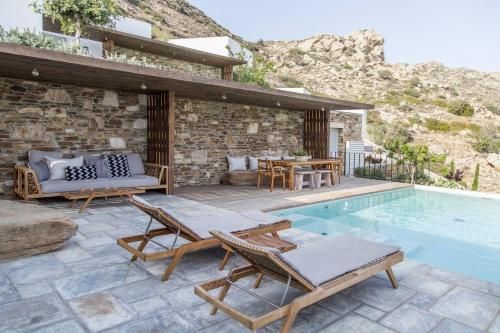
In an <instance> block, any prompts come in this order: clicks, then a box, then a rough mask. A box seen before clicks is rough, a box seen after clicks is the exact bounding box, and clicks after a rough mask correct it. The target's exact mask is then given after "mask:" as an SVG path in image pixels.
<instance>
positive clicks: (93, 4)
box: [31, 0, 120, 44]
mask: <svg viewBox="0 0 500 333" xmlns="http://www.w3.org/2000/svg"><path fill="white" fill-rule="evenodd" d="M31 6H32V8H33V9H34V11H35V12H37V13H43V14H44V15H45V16H48V17H50V18H51V19H52V22H55V21H58V22H59V23H61V30H62V31H63V32H64V33H66V34H73V33H74V34H75V37H76V40H77V43H78V44H80V37H81V35H82V34H83V33H85V30H86V28H87V27H88V26H91V25H99V26H104V27H110V28H113V27H114V19H116V18H117V17H118V15H119V14H120V8H119V7H118V5H117V4H116V2H115V0H84V1H82V0H43V3H42V4H40V3H39V1H36V0H35V1H34V2H33V3H32V4H31Z"/></svg>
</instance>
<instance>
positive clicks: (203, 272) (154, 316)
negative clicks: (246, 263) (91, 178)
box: [0, 193, 500, 333]
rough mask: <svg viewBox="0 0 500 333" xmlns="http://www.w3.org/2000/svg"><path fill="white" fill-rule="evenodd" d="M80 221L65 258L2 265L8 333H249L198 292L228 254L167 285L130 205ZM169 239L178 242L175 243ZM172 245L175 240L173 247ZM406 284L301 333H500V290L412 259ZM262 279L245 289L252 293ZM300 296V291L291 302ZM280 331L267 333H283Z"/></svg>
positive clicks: (400, 271) (353, 299) (2, 317)
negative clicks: (140, 250) (140, 249)
mask: <svg viewBox="0 0 500 333" xmlns="http://www.w3.org/2000/svg"><path fill="white" fill-rule="evenodd" d="M144 197H145V198H146V199H147V200H151V201H155V202H157V203H160V202H161V203H162V204H165V205H169V206H170V207H175V208H176V209H182V208H181V207H187V208H186V214H193V212H196V211H197V210H204V209H209V208H208V206H206V205H205V204H204V203H197V202H194V201H191V200H188V199H186V198H182V197H176V196H170V197H166V196H164V195H161V194H156V193H152V194H147V195H145V196H144ZM54 206H56V207H60V209H65V210H66V211H67V212H68V213H70V214H72V215H74V217H75V221H76V223H78V225H79V231H78V234H77V236H76V237H74V238H73V239H72V240H71V241H70V243H69V245H68V246H67V247H66V248H64V249H62V250H59V251H57V252H53V253H49V254H43V255H39V256H34V257H30V258H22V259H16V260H7V261H1V262H0V332H35V331H36V332H51V333H55V332H204V333H207V332H217V333H223V332H247V331H248V330H247V329H246V328H244V327H242V326H240V325H239V324H238V323H237V322H235V321H234V320H232V319H230V318H229V317H228V316H226V315H225V314H223V313H221V312H219V313H218V314H217V315H215V316H210V315H209V313H208V312H209V308H210V307H209V306H208V305H207V304H206V303H204V302H203V301H202V300H201V299H200V298H198V297H197V296H196V295H194V292H193V287H194V286H195V285H196V284H197V283H199V282H201V281H204V280H207V279H211V278H214V277H219V276H222V275H224V274H226V273H227V271H222V272H219V271H218V270H217V264H218V263H219V261H220V260H221V258H222V256H223V254H224V253H223V252H222V251H221V250H218V249H212V250H208V251H201V252H198V253H195V254H189V255H187V256H185V257H184V258H183V260H182V262H181V263H180V265H179V266H178V267H177V269H176V270H175V271H174V273H173V275H172V276H171V279H170V280H169V281H168V282H166V283H162V282H161V281H160V276H161V274H162V273H163V271H164V270H165V268H166V266H167V264H168V262H169V260H161V261H156V262H148V263H144V262H142V261H140V260H139V261H137V262H134V263H131V262H130V261H129V259H130V255H129V254H128V253H127V252H125V251H124V250H122V249H121V248H120V247H118V246H117V245H116V238H118V237H121V236H125V235H132V234H136V233H140V232H141V231H142V230H143V229H144V228H145V226H146V224H147V221H148V218H147V217H146V216H145V215H143V214H142V213H141V212H140V211H138V210H136V209H135V208H134V207H132V206H131V205H129V204H123V203H120V202H116V201H108V203H106V202H105V201H103V200H96V203H95V204H94V205H92V206H91V208H89V209H87V210H86V211H85V212H84V213H83V214H78V213H76V210H70V209H68V208H67V202H65V201H61V202H60V203H58V204H54ZM282 235H283V236H284V237H285V238H286V239H289V240H292V241H295V242H297V243H298V244H299V245H300V244H303V243H305V242H308V241H313V240H314V238H316V237H321V236H318V235H315V234H308V233H304V232H302V231H299V230H294V229H292V230H289V231H286V232H283V233H282ZM165 238H168V237H165ZM164 241H168V239H165V240H164ZM395 274H396V277H397V279H398V281H399V283H400V287H399V288H398V289H392V288H391V286H390V284H389V281H388V280H387V277H386V276H385V275H383V274H380V275H379V276H376V277H373V278H371V279H368V280H366V281H364V282H362V283H360V284H358V285H356V286H353V287H351V288H349V289H347V290H345V291H343V292H341V293H339V294H337V295H334V296H332V297H330V298H328V299H326V300H323V301H322V302H320V303H318V304H316V305H313V306H310V307H309V308H307V309H304V310H303V311H302V312H301V313H300V314H299V316H298V317H297V320H296V322H295V325H294V328H293V331H294V332H322V333H324V332H335V333H344V332H345V333H353V332H357V333H365V332H366V333H373V332H381V333H385V332H393V333H394V332H400V333H410V332H412V333H413V332H414V333H420V332H422V333H423V332H433V333H450V332H457V333H465V332H488V333H500V314H499V313H500V286H499V285H496V284H493V283H489V282H486V281H482V280H478V279H474V278H470V277H466V276H461V275H458V274H454V273H450V272H447V271H443V270H441V269H438V268H434V267H429V266H427V265H425V264H422V263H419V262H416V261H410V260H406V261H405V262H404V263H403V264H400V265H398V266H396V267H395ZM252 282H253V278H252V277H249V278H246V279H244V280H242V283H245V284H248V285H250V284H251V283H252ZM282 290H283V285H282V284H280V283H277V282H274V281H270V280H264V283H263V284H262V286H261V288H259V289H258V290H257V293H259V294H260V295H263V296H265V297H267V298H269V299H271V300H275V301H276V300H279V298H280V297H281V292H282ZM297 295H300V292H299V291H296V290H292V291H291V293H290V295H289V297H288V301H289V300H290V299H292V298H293V297H296V296H297ZM227 302H229V303H230V304H232V305H234V306H236V307H237V308H239V309H240V310H243V311H247V312H248V313H249V314H254V315H256V314H259V313H262V312H263V311H266V310H268V307H267V306H266V304H265V303H264V304H263V303H262V302H261V301H259V300H257V299H254V298H252V297H251V296H249V295H246V294H244V293H242V292H239V291H237V290H231V291H230V292H229V295H228V297H227ZM279 328H280V322H276V323H274V324H272V325H269V326H268V327H266V328H264V329H261V330H259V332H267V333H270V332H279Z"/></svg>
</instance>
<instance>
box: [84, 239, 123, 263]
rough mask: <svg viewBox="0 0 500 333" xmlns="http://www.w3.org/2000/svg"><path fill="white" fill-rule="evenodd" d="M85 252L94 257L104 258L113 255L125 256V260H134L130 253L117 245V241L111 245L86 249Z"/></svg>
mask: <svg viewBox="0 0 500 333" xmlns="http://www.w3.org/2000/svg"><path fill="white" fill-rule="evenodd" d="M85 251H87V252H88V253H90V255H91V256H92V257H96V258H99V257H103V256H109V255H111V254H116V255H121V256H124V257H125V258H128V259H130V258H132V255H131V254H130V252H128V251H126V250H125V249H123V248H122V247H121V246H118V245H117V244H116V241H115V242H113V243H111V244H106V245H103V246H97V247H89V248H86V249H85Z"/></svg>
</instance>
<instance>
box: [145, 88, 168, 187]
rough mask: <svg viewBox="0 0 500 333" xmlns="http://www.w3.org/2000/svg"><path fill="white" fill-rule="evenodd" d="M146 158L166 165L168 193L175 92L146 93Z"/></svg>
mask: <svg viewBox="0 0 500 333" xmlns="http://www.w3.org/2000/svg"><path fill="white" fill-rule="evenodd" d="M147 116H148V117H147V123H148V129H147V159H148V162H149V163H156V164H163V165H168V179H167V181H168V193H170V194H171V193H173V190H174V138H175V93H174V92H173V91H170V92H169V91H164V92H159V93H151V94H148V105H147Z"/></svg>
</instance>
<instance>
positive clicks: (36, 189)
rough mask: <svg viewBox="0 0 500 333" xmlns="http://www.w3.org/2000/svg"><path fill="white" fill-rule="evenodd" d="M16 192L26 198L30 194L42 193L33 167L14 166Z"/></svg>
mask: <svg viewBox="0 0 500 333" xmlns="http://www.w3.org/2000/svg"><path fill="white" fill-rule="evenodd" d="M14 193H16V194H17V195H19V196H21V197H22V198H24V199H28V198H29V196H30V195H36V194H42V190H41V188H40V183H39V182H38V178H37V176H36V173H35V171H34V170H33V169H30V168H28V167H27V166H24V165H16V166H15V167H14Z"/></svg>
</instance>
